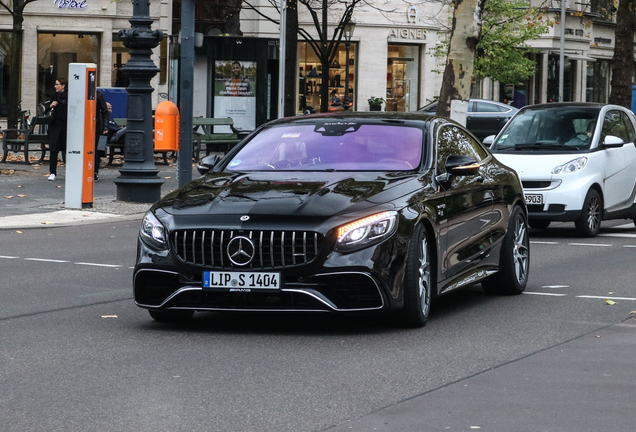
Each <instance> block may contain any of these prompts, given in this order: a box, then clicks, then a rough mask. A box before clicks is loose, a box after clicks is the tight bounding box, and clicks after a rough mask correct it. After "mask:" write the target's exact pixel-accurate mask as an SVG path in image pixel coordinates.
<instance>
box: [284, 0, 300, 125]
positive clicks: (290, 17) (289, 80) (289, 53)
mask: <svg viewBox="0 0 636 432" xmlns="http://www.w3.org/2000/svg"><path fill="white" fill-rule="evenodd" d="M286 17H287V20H286V23H285V24H286V27H285V77H286V79H285V112H284V116H285V117H291V116H293V115H295V114H296V100H295V96H296V81H298V70H297V69H296V65H297V64H298V62H297V59H296V57H297V53H298V0H287V13H286Z"/></svg>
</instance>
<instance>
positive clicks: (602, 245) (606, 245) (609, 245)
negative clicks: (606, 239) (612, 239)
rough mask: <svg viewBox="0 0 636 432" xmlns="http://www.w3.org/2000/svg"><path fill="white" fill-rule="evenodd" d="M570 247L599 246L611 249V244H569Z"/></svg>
mask: <svg viewBox="0 0 636 432" xmlns="http://www.w3.org/2000/svg"><path fill="white" fill-rule="evenodd" d="M568 246H598V247H611V246H612V245H611V244H606V243H568Z"/></svg>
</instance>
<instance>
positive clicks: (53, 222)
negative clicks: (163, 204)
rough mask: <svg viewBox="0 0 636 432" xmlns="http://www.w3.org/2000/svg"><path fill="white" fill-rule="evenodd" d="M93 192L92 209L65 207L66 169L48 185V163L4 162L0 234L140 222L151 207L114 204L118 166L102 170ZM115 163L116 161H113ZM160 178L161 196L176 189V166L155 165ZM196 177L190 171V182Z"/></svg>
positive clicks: (0, 175)
mask: <svg viewBox="0 0 636 432" xmlns="http://www.w3.org/2000/svg"><path fill="white" fill-rule="evenodd" d="M105 162H106V158H104V159H103V162H102V167H101V168H100V172H99V181H98V182H97V183H95V185H94V189H93V207H92V208H88V209H83V210H75V209H67V208H65V206H64V199H65V196H64V195H65V181H66V167H65V166H61V165H60V166H58V176H57V179H56V180H55V181H47V178H48V175H49V169H48V161H45V163H44V164H31V165H27V164H24V163H17V162H7V163H2V164H0V230H2V229H21V228H44V227H55V226H68V225H74V224H86V223H96V222H103V221H106V220H125V219H141V217H142V216H143V214H144V213H145V212H146V211H147V210H148V209H149V208H150V205H151V204H138V203H128V202H122V201H117V199H116V198H117V186H116V185H115V183H114V180H115V179H116V178H117V177H119V176H120V172H119V169H120V168H121V163H117V164H116V165H112V166H104V165H105ZM116 162H118V161H116ZM156 166H157V169H158V170H159V178H161V179H163V180H164V182H165V183H164V184H163V185H162V187H161V196H164V195H165V194H167V193H169V192H171V191H173V190H175V189H177V188H178V187H179V186H178V181H177V179H176V163H175V162H174V161H173V162H171V163H170V165H165V164H163V163H160V162H158V160H157V163H156ZM198 177H199V173H198V172H197V171H196V169H195V168H194V167H193V170H192V178H193V179H196V178H198Z"/></svg>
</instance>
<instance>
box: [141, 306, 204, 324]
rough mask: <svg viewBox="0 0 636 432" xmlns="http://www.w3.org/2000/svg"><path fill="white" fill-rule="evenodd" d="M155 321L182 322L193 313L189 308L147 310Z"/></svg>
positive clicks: (187, 319) (188, 318)
mask: <svg viewBox="0 0 636 432" xmlns="http://www.w3.org/2000/svg"><path fill="white" fill-rule="evenodd" d="M148 313H149V314H150V316H151V317H152V319H154V320H155V321H159V322H184V321H189V320H190V318H192V316H193V315H194V311H191V310H151V309H149V310H148Z"/></svg>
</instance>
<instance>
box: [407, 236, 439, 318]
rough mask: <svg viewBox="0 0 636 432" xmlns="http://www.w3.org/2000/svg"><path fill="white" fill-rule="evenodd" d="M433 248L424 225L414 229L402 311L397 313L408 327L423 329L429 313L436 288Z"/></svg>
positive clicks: (410, 244) (408, 258)
mask: <svg viewBox="0 0 636 432" xmlns="http://www.w3.org/2000/svg"><path fill="white" fill-rule="evenodd" d="M431 250H432V246H431V244H430V243H429V237H428V235H427V234H426V229H425V228H424V226H423V225H421V224H420V225H418V226H417V227H416V228H415V233H414V235H413V238H412V239H411V241H410V242H409V248H408V256H407V259H406V274H405V275H404V308H403V309H402V310H401V311H400V318H401V319H402V323H403V324H404V325H405V326H407V327H423V326H424V325H425V324H426V321H427V320H428V314H429V312H430V310H431V296H432V290H433V287H434V286H435V266H434V265H433V260H432V258H433V254H432V252H431Z"/></svg>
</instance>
